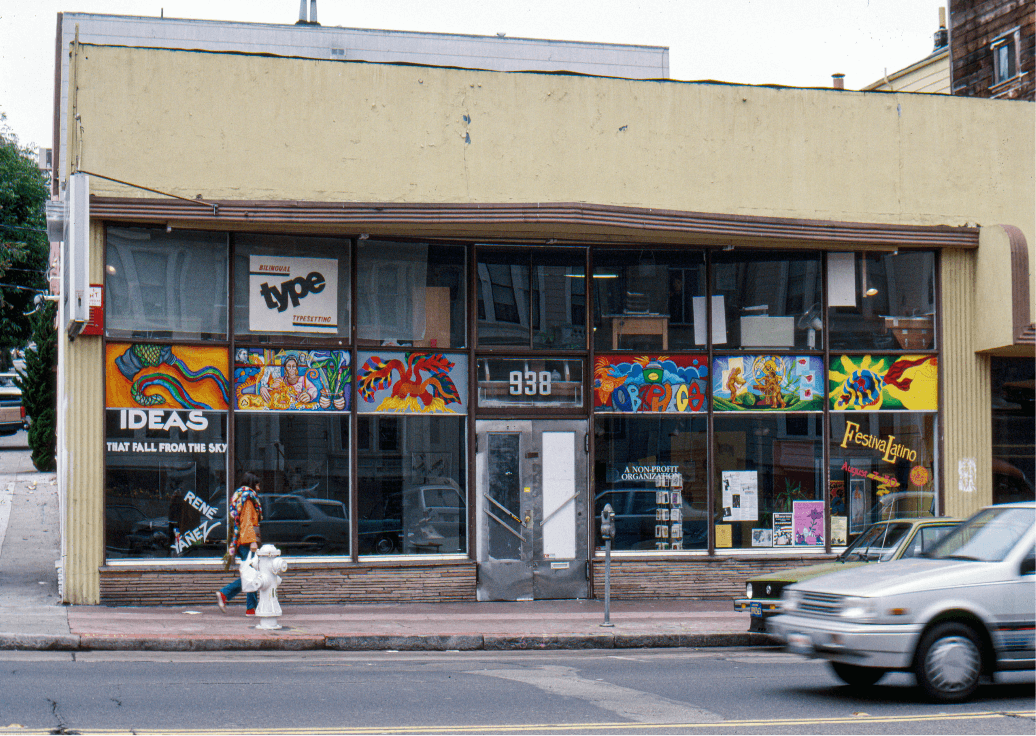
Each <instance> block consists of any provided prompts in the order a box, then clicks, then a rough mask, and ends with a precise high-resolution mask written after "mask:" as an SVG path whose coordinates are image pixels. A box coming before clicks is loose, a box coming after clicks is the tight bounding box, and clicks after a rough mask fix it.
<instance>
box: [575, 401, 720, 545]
mask: <svg viewBox="0 0 1036 736" xmlns="http://www.w3.org/2000/svg"><path fill="white" fill-rule="evenodd" d="M706 438H707V422H706V419H705V417H669V416H665V417H663V416H658V417H645V416H629V417H626V416H607V415H598V416H597V417H596V418H595V419H594V487H595V488H596V493H597V495H596V496H595V498H594V514H595V518H599V517H600V515H601V510H602V509H603V508H604V506H605V505H606V504H611V507H612V510H613V511H614V512H615V539H614V540H613V541H612V549H615V550H641V551H648V550H651V551H673V550H688V549H706V548H708V544H709V537H708V534H709V528H708V525H709V511H708V503H707V498H708V488H707V484H708V480H707V477H706V472H707V470H706V468H707V462H706V455H707V447H706V442H707V439H706ZM594 527H595V529H596V530H597V531H596V535H597V536H596V546H597V548H598V549H602V548H603V546H604V541H603V540H602V539H601V532H600V525H599V524H595V525H594Z"/></svg>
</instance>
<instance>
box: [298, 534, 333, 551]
mask: <svg viewBox="0 0 1036 736" xmlns="http://www.w3.org/2000/svg"><path fill="white" fill-rule="evenodd" d="M302 544H303V549H305V550H306V552H307V554H311V555H326V554H327V553H328V552H329V551H330V549H331V547H330V545H328V543H327V540H326V539H324V538H323V537H309V538H307V539H304V540H302Z"/></svg>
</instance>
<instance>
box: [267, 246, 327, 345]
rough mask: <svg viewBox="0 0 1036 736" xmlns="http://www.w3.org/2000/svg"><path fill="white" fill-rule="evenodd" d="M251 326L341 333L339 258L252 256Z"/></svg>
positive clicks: (288, 330) (274, 329)
mask: <svg viewBox="0 0 1036 736" xmlns="http://www.w3.org/2000/svg"><path fill="white" fill-rule="evenodd" d="M248 271H249V274H248V329H249V330H251V331H252V332H320V333H324V334H331V335H333V334H337V332H338V260H337V259H336V258H292V257H286V256H256V255H253V256H249V259H248Z"/></svg>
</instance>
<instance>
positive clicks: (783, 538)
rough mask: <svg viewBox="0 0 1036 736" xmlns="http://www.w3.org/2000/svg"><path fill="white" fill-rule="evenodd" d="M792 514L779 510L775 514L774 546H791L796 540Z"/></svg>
mask: <svg viewBox="0 0 1036 736" xmlns="http://www.w3.org/2000/svg"><path fill="white" fill-rule="evenodd" d="M793 527H794V525H793V523H792V514H790V513H786V512H783V511H781V512H777V513H775V514H774V515H773V546H774V547H791V546H792V544H793V543H794V541H795V537H794V534H793Z"/></svg>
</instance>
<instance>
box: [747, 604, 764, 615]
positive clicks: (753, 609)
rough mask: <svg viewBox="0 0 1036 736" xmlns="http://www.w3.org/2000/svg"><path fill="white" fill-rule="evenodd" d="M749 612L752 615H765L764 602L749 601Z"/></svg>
mask: <svg viewBox="0 0 1036 736" xmlns="http://www.w3.org/2000/svg"><path fill="white" fill-rule="evenodd" d="M748 613H749V614H751V615H752V616H762V615H763V604H762V603H749V604H748Z"/></svg>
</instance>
